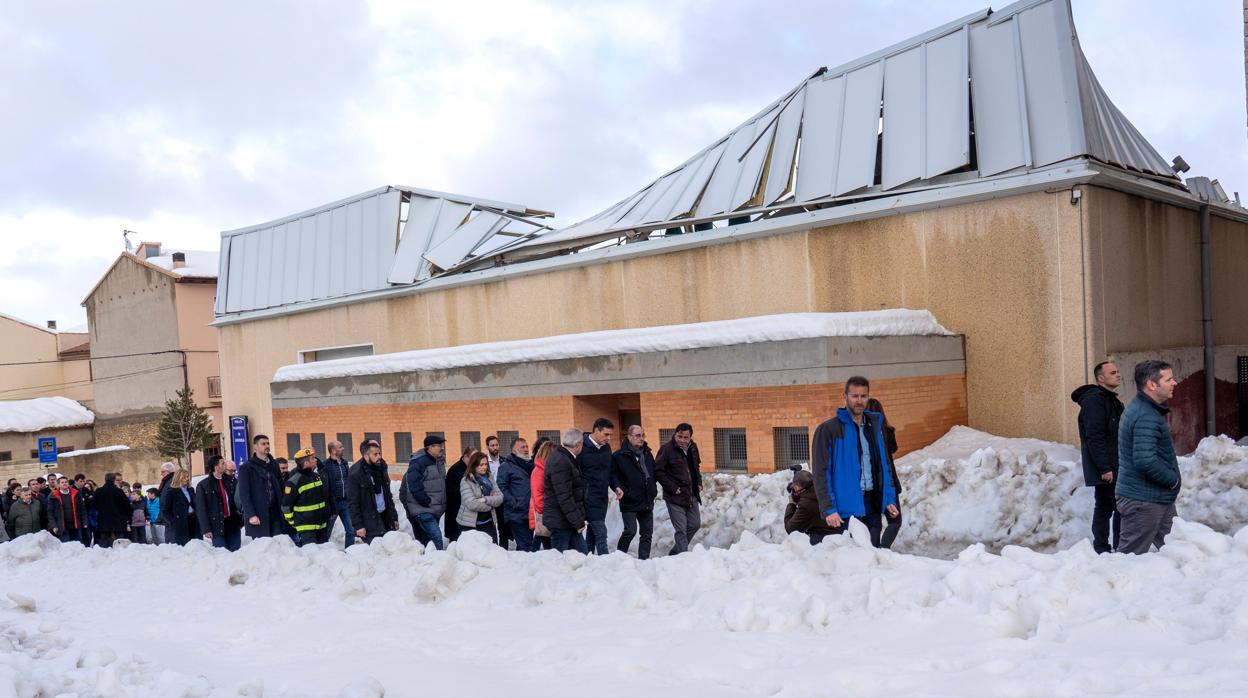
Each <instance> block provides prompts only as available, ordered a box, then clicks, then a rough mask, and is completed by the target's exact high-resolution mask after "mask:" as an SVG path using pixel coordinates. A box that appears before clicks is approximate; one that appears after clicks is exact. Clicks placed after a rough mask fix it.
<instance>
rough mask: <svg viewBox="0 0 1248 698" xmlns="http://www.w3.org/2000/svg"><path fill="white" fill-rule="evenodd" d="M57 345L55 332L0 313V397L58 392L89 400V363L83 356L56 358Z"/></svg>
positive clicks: (50, 394)
mask: <svg viewBox="0 0 1248 698" xmlns="http://www.w3.org/2000/svg"><path fill="white" fill-rule="evenodd" d="M72 336H74V337H77V336H79V335H77V334H75V335H72ZM57 347H58V337H57V334H56V333H55V332H51V331H48V330H43V329H40V328H38V327H32V326H30V325H27V324H26V323H22V322H17V321H15V320H11V319H9V318H7V317H0V400H25V399H29V398H36V397H52V396H61V397H67V398H69V399H71V400H77V401H79V402H90V400H91V398H92V390H91V383H90V377H91V373H90V367H89V366H88V364H87V362H86V361H85V360H75V361H62V360H60V359H59V358H58V355H57V351H58V349H57ZM6 364H7V365H6Z"/></svg>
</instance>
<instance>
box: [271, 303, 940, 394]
mask: <svg viewBox="0 0 1248 698" xmlns="http://www.w3.org/2000/svg"><path fill="white" fill-rule="evenodd" d="M949 334H951V333H950V332H949V330H946V329H945V328H944V327H941V325H940V323H938V322H936V318H935V317H934V316H933V315H932V314H931V313H930V312H928V311H926V310H905V309H893V310H873V311H864V312H852V313H787V314H783V315H761V316H757V317H748V318H741V319H738V320H718V321H713V322H697V323H691V324H685V325H662V326H659V327H642V328H635V329H627V330H603V331H598V332H582V333H579V334H568V335H557V336H553V337H539V338H536V339H520V340H512V341H505V342H488V343H485V344H468V345H464V346H457V347H441V348H438V349H421V350H418V351H403V352H396V353H393V354H378V355H376V356H360V357H355V358H350V359H333V360H330V361H314V362H311V363H305V364H291V365H289V366H282V367H281V368H279V369H277V372H276V373H275V374H274V375H273V380H274V382H282V381H298V380H313V379H318V378H338V377H344V376H369V375H378V374H385V373H409V372H412V371H431V370H439V369H450V368H463V367H465V366H486V365H493V364H508V363H517V362H523V361H553V360H556V359H573V358H581V357H588V356H610V355H615V354H636V353H641V352H656V351H676V350H681V349H700V348H705V347H721V346H729V345H733V344H751V343H757V342H779V341H786V340H794V339H813V338H818V337H890V336H915V335H949Z"/></svg>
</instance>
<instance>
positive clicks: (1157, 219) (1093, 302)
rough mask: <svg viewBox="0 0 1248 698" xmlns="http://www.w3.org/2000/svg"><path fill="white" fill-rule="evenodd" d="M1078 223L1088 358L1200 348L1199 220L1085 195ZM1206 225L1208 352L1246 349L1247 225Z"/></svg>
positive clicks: (1104, 195) (1218, 221)
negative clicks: (1082, 234)
mask: <svg viewBox="0 0 1248 698" xmlns="http://www.w3.org/2000/svg"><path fill="white" fill-rule="evenodd" d="M1084 216H1085V217H1084V220H1085V222H1086V224H1085V230H1086V235H1087V245H1088V268H1089V270H1090V272H1092V273H1090V274H1089V277H1088V278H1089V284H1088V293H1089V304H1088V313H1089V323H1088V325H1089V328H1090V330H1089V334H1090V343H1091V345H1092V349H1093V354H1095V355H1098V356H1100V355H1104V354H1110V353H1115V354H1116V353H1126V352H1139V351H1150V350H1156V349H1171V348H1177V347H1192V346H1199V345H1200V344H1201V342H1202V341H1203V331H1202V329H1201V297H1200V295H1201V289H1200V220H1199V216H1198V214H1197V212H1196V211H1188V210H1184V209H1179V208H1175V207H1173V206H1166V205H1164V204H1158V203H1156V202H1153V201H1148V200H1146V199H1141V198H1139V197H1133V196H1128V195H1126V194H1122V193H1119V192H1115V191H1110V190H1107V189H1097V188H1091V189H1090V190H1089V192H1088V199H1087V205H1086V208H1085V214H1084ZM1211 222H1212V226H1211V231H1212V234H1211V236H1210V245H1211V256H1212V260H1213V278H1214V285H1213V317H1214V344H1216V345H1220V346H1225V345H1236V344H1248V225H1245V224H1242V223H1235V222H1232V221H1228V220H1226V219H1223V218H1218V217H1216V216H1214V217H1212V219H1211Z"/></svg>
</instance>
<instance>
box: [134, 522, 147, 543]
mask: <svg viewBox="0 0 1248 698" xmlns="http://www.w3.org/2000/svg"><path fill="white" fill-rule="evenodd" d="M130 541H131V542H133V543H146V542H147V526H146V525H144V526H133V527H131V529H130Z"/></svg>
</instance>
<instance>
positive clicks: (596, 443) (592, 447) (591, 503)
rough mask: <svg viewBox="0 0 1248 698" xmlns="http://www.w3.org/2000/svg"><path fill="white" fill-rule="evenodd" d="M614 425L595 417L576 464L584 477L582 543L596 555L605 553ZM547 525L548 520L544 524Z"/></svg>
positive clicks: (604, 419) (607, 420) (609, 421)
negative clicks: (583, 538)
mask: <svg viewBox="0 0 1248 698" xmlns="http://www.w3.org/2000/svg"><path fill="white" fill-rule="evenodd" d="M614 429H615V425H614V424H612V423H611V420H609V419H607V418H605V417H599V418H598V419H596V420H594V427H593V431H591V432H589V433H588V434H585V442H584V445H583V446H582V448H581V454H580V456H578V457H577V465H579V466H580V468H581V477H582V478H584V480H585V524H586V525H585V545H586V546H587V547H588V548H589V549H590V551H592V552H594V553H595V554H597V555H606V554H607V486H608V484H609V483H610V482H611V433H612V432H613V431H614ZM547 526H548V527H549V524H547Z"/></svg>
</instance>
